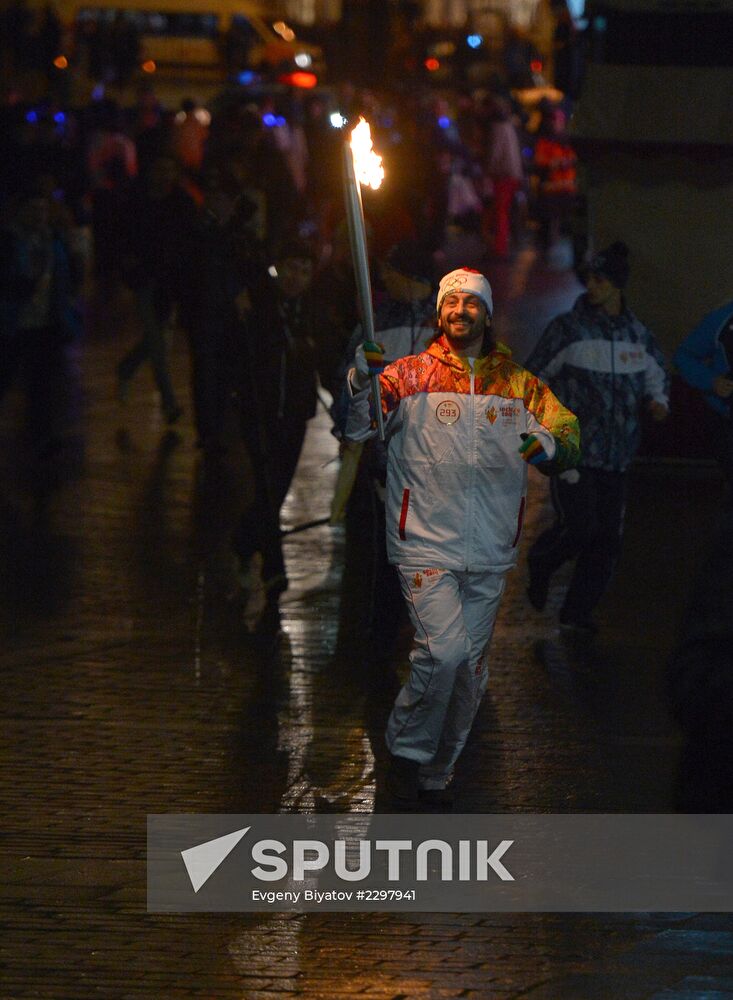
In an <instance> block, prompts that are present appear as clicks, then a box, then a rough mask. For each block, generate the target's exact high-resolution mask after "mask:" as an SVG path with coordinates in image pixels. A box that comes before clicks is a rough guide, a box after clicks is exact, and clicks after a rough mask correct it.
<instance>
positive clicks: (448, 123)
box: [438, 115, 451, 128]
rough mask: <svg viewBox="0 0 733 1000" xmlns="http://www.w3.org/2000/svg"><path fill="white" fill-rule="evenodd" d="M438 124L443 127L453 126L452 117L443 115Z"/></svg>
mask: <svg viewBox="0 0 733 1000" xmlns="http://www.w3.org/2000/svg"><path fill="white" fill-rule="evenodd" d="M438 125H440V127H441V128H450V126H451V121H450V118H446V116H445V115H441V116H440V118H439V119H438Z"/></svg>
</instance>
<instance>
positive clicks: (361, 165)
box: [350, 118, 384, 191]
mask: <svg viewBox="0 0 733 1000" xmlns="http://www.w3.org/2000/svg"><path fill="white" fill-rule="evenodd" d="M350 145H351V152H352V154H353V156H354V173H355V174H356V179H357V180H358V181H359V183H360V184H364V185H365V186H367V187H370V188H371V189H372V190H373V191H376V190H377V188H378V187H379V185H380V184H381V183H382V181H383V180H384V167H383V166H382V157H381V156H379V155H378V154H377V153H375V152H374V147H373V146H372V132H371V129H370V128H369V122H368V121H366V120H365V119H364V118H360V119H359V122H358V124H357V125H356V126H355V127H354V130H353V131H352V133H351V139H350Z"/></svg>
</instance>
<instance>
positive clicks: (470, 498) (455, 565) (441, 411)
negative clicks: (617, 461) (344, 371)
mask: <svg viewBox="0 0 733 1000" xmlns="http://www.w3.org/2000/svg"><path fill="white" fill-rule="evenodd" d="M380 384H381V391H382V409H383V412H384V415H385V430H386V438H387V441H388V445H389V449H388V462H387V499H386V518H387V554H388V557H389V561H390V562H392V563H395V564H399V565H403V566H421V567H435V568H440V569H454V570H469V571H486V570H489V571H491V572H496V573H500V572H504V571H505V570H507V569H509V568H511V567H512V566H513V565H514V564H515V562H516V561H517V545H518V542H519V538H520V535H521V531H522V520H523V516H524V508H525V502H526V493H527V463H526V462H525V461H524V460H523V459H522V457H521V455H520V454H519V452H518V449H519V446H520V445H521V443H522V440H521V438H520V434H522V433H527V434H531V433H534V434H536V435H537V437H538V438H539V439H540V440H541V442H542V445H543V447H544V449H545V451H546V452H547V454H548V455H549V456H550V458H551V459H552V461H551V462H545V463H543V464H542V465H540V466H538V469H540V470H541V471H547V472H549V471H562V470H563V469H567V468H571V467H572V466H574V465H576V464H577V461H578V458H579V430H578V421H577V419H576V418H575V416H574V415H573V414H572V413H571V412H570V410H568V409H566V408H565V407H564V406H563V405H562V403H560V401H559V400H558V399H557V398H556V397H555V396H554V395H553V394H552V392H551V391H550V390H549V389H548V388H547V386H546V385H545V384H544V383H543V382H541V381H540V380H539V379H538V378H537V377H536V376H534V375H532V374H530V372H528V371H526V370H525V369H524V368H522V367H521V366H520V365H518V364H516V363H515V362H513V361H512V360H511V354H510V352H509V350H508V348H506V347H504V346H503V345H498V346H497V347H496V348H495V349H494V350H493V351H491V352H490V353H489V354H487V355H485V356H484V357H481V358H478V359H477V361H476V363H475V365H474V370H473V371H471V369H470V366H469V364H468V362H466V361H463V360H462V359H461V358H458V357H456V356H455V355H454V354H452V353H451V352H450V350H449V349H448V346H447V344H446V343H445V341H444V339H443V338H442V337H439V338H438V339H437V340H435V341H434V342H433V344H431V346H430V347H429V348H428V349H427V350H426V351H424V352H423V353H422V354H416V355H413V356H411V357H406V358H401V359H400V360H399V361H396V362H394V364H391V365H388V366H387V368H385V370H384V372H383V373H382V375H381V376H380ZM369 397H370V392H369V389H365V390H362V391H359V392H356V391H352V399H351V409H350V413H349V419H348V423H347V429H346V437H347V438H349V439H351V440H355V441H363V440H366V439H367V438H369V437H372V436H373V435H374V434H375V433H376V430H375V427H374V423H373V421H372V415H371V413H370V398H369ZM543 466H544V468H543Z"/></svg>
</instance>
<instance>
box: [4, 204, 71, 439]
mask: <svg viewBox="0 0 733 1000" xmlns="http://www.w3.org/2000/svg"><path fill="white" fill-rule="evenodd" d="M14 208H15V211H14V213H13V214H12V218H11V221H10V222H9V223H8V225H7V226H6V227H5V228H4V229H3V231H2V234H1V235H0V252H1V253H2V262H1V266H0V311H1V315H2V323H1V324H0V326H1V329H2V333H1V335H0V336H1V338H2V343H1V348H2V349H1V351H0V399H2V398H4V396H5V394H6V393H7V391H8V389H9V388H10V386H11V385H12V384H13V382H14V381H15V379H16V378H20V380H21V382H22V385H23V388H24V390H25V394H26V401H27V417H28V428H29V431H30V434H31V438H32V440H33V443H34V445H35V447H36V449H37V452H38V454H39V456H40V457H49V456H50V455H51V454H53V452H54V451H55V449H56V448H57V446H58V438H59V433H60V431H61V430H62V426H61V422H62V419H63V414H64V405H65V402H66V399H65V393H66V384H67V362H66V353H65V349H66V347H67V346H68V345H69V344H70V343H71V342H72V341H73V340H74V339H75V338H76V337H77V336H78V335H79V333H80V331H81V322H80V317H79V313H78V310H77V308H76V302H75V293H76V290H77V287H76V283H75V281H74V275H73V273H72V267H71V259H70V255H69V250H68V246H67V244H66V242H65V240H64V238H63V234H62V233H60V232H57V231H55V230H54V229H53V228H52V225H51V206H50V201H49V198H48V197H47V195H45V194H44V193H43V192H42V191H41V190H40V189H38V188H37V187H35V186H34V187H32V188H31V189H29V190H27V191H26V192H25V193H24V194H22V195H21V196H20V198H19V199H18V202H17V203H16V205H15V206H14Z"/></svg>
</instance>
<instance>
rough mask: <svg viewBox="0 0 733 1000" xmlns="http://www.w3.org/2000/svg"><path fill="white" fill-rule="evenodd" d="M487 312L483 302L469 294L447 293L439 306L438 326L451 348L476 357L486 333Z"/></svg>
mask: <svg viewBox="0 0 733 1000" xmlns="http://www.w3.org/2000/svg"><path fill="white" fill-rule="evenodd" d="M486 320H487V312H486V306H485V304H484V303H483V301H482V300H481V299H480V298H479V297H478V296H477V295H472V294H471V293H470V292H449V293H448V295H446V297H445V298H444V299H443V302H442V303H441V306H440V315H439V324H440V329H441V331H442V332H443V333H444V334H445V336H446V339H447V340H448V343H449V344H450V346H451V348H452V349H453V350H454V351H456V352H459V351H460V352H461V353H467V354H468V353H470V349H473V348H474V347H475V354H476V355H478V353H479V351H480V348H481V343H482V341H483V338H484V333H485V332H486V326H487V323H486Z"/></svg>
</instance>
